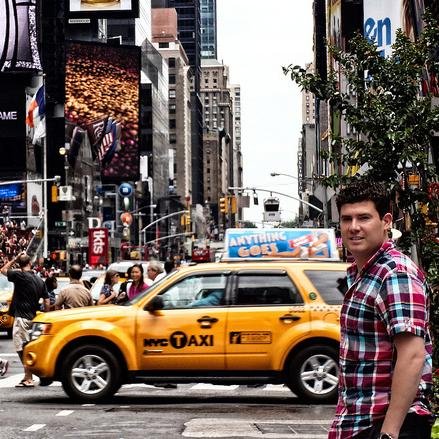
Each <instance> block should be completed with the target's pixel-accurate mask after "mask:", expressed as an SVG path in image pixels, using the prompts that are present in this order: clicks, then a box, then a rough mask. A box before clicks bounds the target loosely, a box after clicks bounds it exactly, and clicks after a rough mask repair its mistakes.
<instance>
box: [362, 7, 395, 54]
mask: <svg viewBox="0 0 439 439" xmlns="http://www.w3.org/2000/svg"><path fill="white" fill-rule="evenodd" d="M363 8H364V36H365V38H366V39H368V40H369V41H370V42H371V43H374V44H376V46H377V48H378V51H379V52H380V53H381V54H382V55H383V56H385V57H387V56H390V55H391V54H392V44H393V43H395V40H396V30H397V29H398V28H401V27H402V20H401V12H402V0H386V1H385V2H384V1H382V0H364V3H363Z"/></svg>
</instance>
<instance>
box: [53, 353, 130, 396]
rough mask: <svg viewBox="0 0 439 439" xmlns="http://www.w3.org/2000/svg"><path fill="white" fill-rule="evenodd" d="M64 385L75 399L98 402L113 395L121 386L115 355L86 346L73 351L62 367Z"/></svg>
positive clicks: (65, 389) (119, 371) (66, 390)
mask: <svg viewBox="0 0 439 439" xmlns="http://www.w3.org/2000/svg"><path fill="white" fill-rule="evenodd" d="M61 382H62V386H63V388H64V391H65V392H66V393H67V395H69V396H70V397H71V398H72V399H75V400H77V401H87V402H92V401H93V402H97V401H104V400H106V399H108V398H109V397H111V396H113V395H114V394H115V393H116V392H117V390H118V389H119V387H120V385H121V370H120V367H119V365H118V362H117V359H116V357H115V356H114V355H113V353H112V352H111V351H110V350H109V349H107V348H104V347H102V346H98V345H85V346H80V347H77V348H76V349H74V350H73V351H72V352H70V353H69V354H68V355H67V356H66V358H65V360H64V362H63V365H62V377H61Z"/></svg>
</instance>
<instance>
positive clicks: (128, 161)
mask: <svg viewBox="0 0 439 439" xmlns="http://www.w3.org/2000/svg"><path fill="white" fill-rule="evenodd" d="M139 85H140V48H139V47H136V46H116V47H114V46H108V45H106V44H98V43H85V42H68V43H67V45H66V89H65V92H66V103H65V109H64V110H65V118H66V138H68V139H69V141H70V144H71V147H74V148H78V145H77V143H80V147H85V145H88V144H90V146H91V149H92V155H93V158H94V159H95V160H97V161H98V162H99V164H100V167H101V177H102V179H103V180H104V181H106V182H119V181H122V180H137V179H138V176H139ZM72 128H73V129H72ZM78 139H79V140H78ZM87 139H88V142H87Z"/></svg>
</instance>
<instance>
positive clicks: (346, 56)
mask: <svg viewBox="0 0 439 439" xmlns="http://www.w3.org/2000/svg"><path fill="white" fill-rule="evenodd" d="M424 18H425V22H426V26H425V31H424V32H423V34H422V35H421V36H420V38H419V39H418V41H416V42H412V41H410V40H409V39H408V38H407V37H406V36H405V35H404V34H403V33H402V32H401V31H399V32H398V33H397V37H396V42H395V44H394V45H393V52H392V55H391V56H390V57H388V58H384V57H382V56H381V55H380V54H379V52H378V51H377V49H376V46H375V45H373V44H371V43H370V42H368V41H367V40H366V39H365V38H363V37H362V36H361V35H357V36H355V37H354V38H353V39H352V40H351V41H350V42H349V50H348V51H342V50H340V49H338V48H336V47H333V46H330V47H328V50H329V52H330V54H331V56H332V58H333V59H334V61H335V63H337V65H338V67H339V71H340V72H341V75H342V76H343V77H344V78H345V82H346V83H347V84H348V87H346V90H345V89H343V90H342V89H341V88H340V84H339V78H338V77H337V75H335V74H334V73H330V74H329V75H328V78H320V77H319V76H318V75H315V74H311V73H309V72H307V71H306V70H305V69H304V68H302V67H300V66H293V65H290V66H288V67H285V68H284V73H285V74H287V75H290V77H291V79H292V80H293V81H294V82H296V83H297V84H298V85H299V86H300V87H301V88H302V89H305V90H307V91H310V92H312V93H313V94H314V95H315V96H316V98H318V99H319V100H321V101H325V102H327V103H328V105H329V107H330V108H331V111H332V112H333V113H334V112H335V113H339V114H340V115H341V116H342V118H343V119H344V120H345V121H346V123H347V124H349V125H350V126H351V127H352V128H353V130H355V132H356V133H357V135H356V136H349V137H341V136H337V135H334V132H337V130H333V131H334V132H333V133H332V135H331V144H330V146H329V149H328V150H327V151H323V154H322V157H323V158H324V159H325V158H327V160H328V161H329V163H330V165H331V169H334V170H338V169H340V166H342V167H343V169H345V170H351V171H354V172H353V173H355V171H357V170H358V169H360V168H361V169H362V170H364V169H366V170H365V172H364V173H363V175H362V176H361V178H364V179H370V180H374V181H382V182H385V183H386V184H387V185H388V187H389V188H392V189H394V190H395V192H397V193H398V197H397V199H396V202H397V207H398V208H399V209H400V212H402V213H404V214H407V215H408V216H409V217H410V225H409V226H406V233H405V236H404V239H405V242H406V247H407V248H410V246H411V245H412V244H413V243H414V244H416V245H417V247H418V249H419V253H420V255H421V263H422V262H423V257H424V254H423V252H424V250H425V252H426V254H425V256H426V258H425V261H426V262H427V264H428V263H429V262H430V263H431V260H432V258H429V257H428V255H427V253H428V251H429V250H428V247H429V245H430V244H428V243H427V240H426V239H425V237H426V235H427V234H426V218H425V214H424V213H421V212H420V206H421V204H420V203H422V204H424V205H427V206H428V211H429V215H430V217H431V218H437V216H438V213H439V206H438V202H439V197H438V196H437V194H436V196H433V197H432V196H431V194H429V192H428V188H429V185H430V184H431V183H432V182H437V181H438V174H437V172H438V170H437V169H435V168H434V167H433V166H431V165H430V164H429V162H428V153H429V148H430V145H431V139H432V136H433V133H434V132H435V131H436V132H437V131H439V106H435V105H433V104H432V98H431V96H420V81H421V79H422V77H423V76H425V73H426V68H428V71H429V72H431V73H436V74H438V73H439V61H438V60H437V58H438V56H437V48H438V47H439V23H438V22H437V21H436V20H434V19H433V18H432V16H431V15H430V14H425V17H424ZM362 167H363V168H362ZM410 173H416V174H417V175H419V177H420V185H419V187H413V186H410V185H408V184H407V178H408V175H409V174H410ZM346 174H347V175H340V174H339V173H337V172H333V173H332V175H329V176H327V177H326V179H325V180H324V181H323V183H324V184H325V185H327V186H330V187H332V188H334V189H336V188H338V187H339V186H340V185H343V184H346V183H348V182H349V180H350V179H352V178H360V177H359V176H358V175H357V176H355V177H350V176H349V175H348V172H346ZM433 221H434V220H433ZM424 268H426V269H428V266H424Z"/></svg>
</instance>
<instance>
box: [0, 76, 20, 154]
mask: <svg viewBox="0 0 439 439" xmlns="http://www.w3.org/2000/svg"><path fill="white" fill-rule="evenodd" d="M25 120H26V95H25V93H24V90H23V86H22V84H17V85H14V83H13V82H9V81H5V82H3V81H1V82H0V139H1V138H5V137H15V138H21V139H24V135H25ZM23 144H24V143H23ZM23 158H24V146H23Z"/></svg>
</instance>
